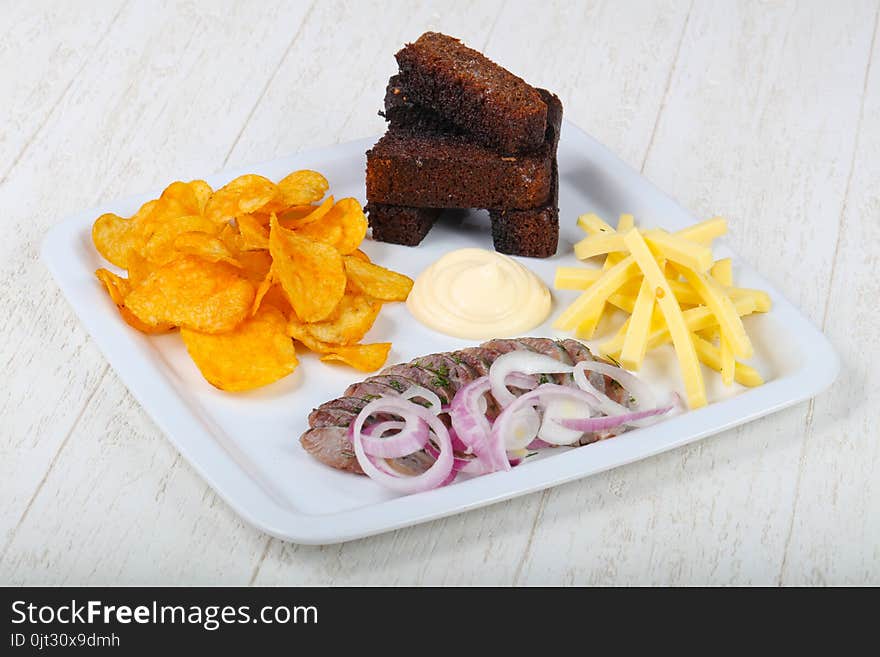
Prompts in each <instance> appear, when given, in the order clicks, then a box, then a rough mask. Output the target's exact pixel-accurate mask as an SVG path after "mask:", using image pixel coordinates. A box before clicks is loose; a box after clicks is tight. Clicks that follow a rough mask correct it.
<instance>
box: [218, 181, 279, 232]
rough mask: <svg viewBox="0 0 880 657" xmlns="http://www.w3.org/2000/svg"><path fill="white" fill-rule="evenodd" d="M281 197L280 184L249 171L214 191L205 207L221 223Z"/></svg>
mask: <svg viewBox="0 0 880 657" xmlns="http://www.w3.org/2000/svg"><path fill="white" fill-rule="evenodd" d="M280 199H281V192H280V191H279V190H278V186H277V185H275V183H273V182H272V181H271V180H269V179H268V178H264V177H263V176H258V175H257V174H254V173H249V174H246V175H244V176H239V177H238V178H236V179H235V180H232V181H231V182H228V183H227V184H226V185H224V186H223V187H221V188H220V189H218V190H217V191H216V192H214V194H213V196H211V198H210V199H209V200H208V204H207V206H206V207H205V216H206V217H208V218H209V219H210V220H211V221H214V222H217V223H220V222H223V221H228V220H230V219H233V218H235V217H238V216H239V215H242V214H250V213H252V212H256V211H257V210H259V209H260V208H262V207H263V206H265V205H267V204H269V203H271V202H272V201H275V200H280Z"/></svg>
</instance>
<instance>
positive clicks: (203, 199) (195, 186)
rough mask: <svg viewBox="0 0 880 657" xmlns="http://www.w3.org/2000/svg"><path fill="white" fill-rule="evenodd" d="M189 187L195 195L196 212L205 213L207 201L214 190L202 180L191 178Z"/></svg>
mask: <svg viewBox="0 0 880 657" xmlns="http://www.w3.org/2000/svg"><path fill="white" fill-rule="evenodd" d="M189 187H190V189H191V190H192V191H193V194H194V195H195V197H196V203H197V208H198V209H197V213H198V214H205V209H206V208H207V207H208V201H209V200H211V196H213V195H214V190H213V189H211V186H210V185H209V184H208V183H206V182H205V181H204V180H191V181H190V183H189ZM194 214H195V213H194Z"/></svg>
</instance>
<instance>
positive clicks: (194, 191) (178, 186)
mask: <svg viewBox="0 0 880 657" xmlns="http://www.w3.org/2000/svg"><path fill="white" fill-rule="evenodd" d="M211 193H212V192H211V187H210V185H208V183H206V182H205V181H204V180H193V181H192V182H188V183H185V182H181V181H177V182H173V183H171V184H170V185H168V187H166V188H165V191H163V192H162V195H161V196H160V197H159V202H160V203H163V202H164V203H171V204H176V206H177V207H176V208H174V210H175V212H176V213H177V214H178V216H180V215H185V214H202V213H203V212H204V211H205V205H206V204H207V202H208V199H209V198H211Z"/></svg>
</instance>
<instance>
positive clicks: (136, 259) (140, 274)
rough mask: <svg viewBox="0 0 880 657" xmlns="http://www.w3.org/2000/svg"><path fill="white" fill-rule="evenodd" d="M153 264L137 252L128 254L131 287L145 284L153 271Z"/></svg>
mask: <svg viewBox="0 0 880 657" xmlns="http://www.w3.org/2000/svg"><path fill="white" fill-rule="evenodd" d="M153 268H154V266H153V264H152V263H150V261H148V260H147V259H146V258H145V257H143V256H142V255H141V254H140V253H138V252H137V251H132V252H131V253H129V254H128V282H129V285H131V287H135V286H137V285H140V284H141V283H143V282H144V280H145V279H146V278H147V276H149V275H150V272H151V271H153Z"/></svg>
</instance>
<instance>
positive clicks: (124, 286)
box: [95, 269, 174, 334]
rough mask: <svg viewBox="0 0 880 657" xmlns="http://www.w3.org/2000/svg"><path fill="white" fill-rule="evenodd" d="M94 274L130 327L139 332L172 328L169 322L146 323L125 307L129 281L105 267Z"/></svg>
mask: <svg viewBox="0 0 880 657" xmlns="http://www.w3.org/2000/svg"><path fill="white" fill-rule="evenodd" d="M95 276H97V277H98V280H99V281H101V283H103V284H104V288H105V289H106V290H107V293H108V294H109V295H110V299H111V300H112V301H113V303H115V304H116V308H117V309H118V310H119V314H120V315H122V319H124V320H125V322H126V323H127V324H129V325H130V326H131V327H132V328H134V329H137V330H138V331H140V332H141V333H149V334H152V333H166V332H167V331H170V330H171V329H172V328H174V327H173V326H172V325H171V324H158V325H155V326H154V325H152V324H147V323H146V322H142V321H141V320H139V319H138V318H137V317H135V315H134V314H133V313H132V312H131V311H130V310H129V309H128V308H126V307H125V295H127V294H128V293H129V291H130V289H131V284H130V282H129V281H128V280H127V279H125V278H122V277H121V276H117V275H116V274H114V273H113V272H112V271H109V270H107V269H99V270H97V271H96V272H95Z"/></svg>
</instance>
